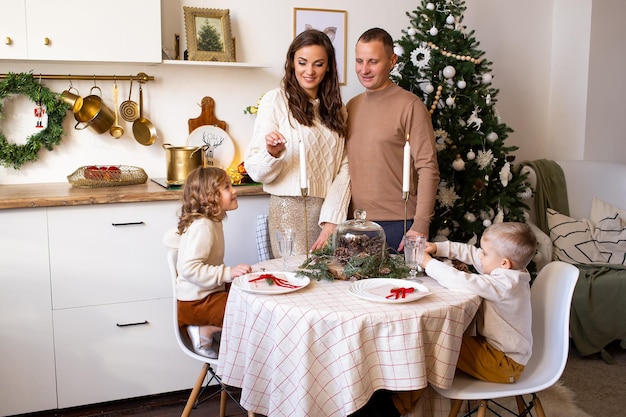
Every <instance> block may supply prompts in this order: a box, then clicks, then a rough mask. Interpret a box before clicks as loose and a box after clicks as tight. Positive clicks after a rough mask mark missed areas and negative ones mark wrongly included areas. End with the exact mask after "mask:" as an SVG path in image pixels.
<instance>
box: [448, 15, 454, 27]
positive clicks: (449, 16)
mask: <svg viewBox="0 0 626 417" xmlns="http://www.w3.org/2000/svg"><path fill="white" fill-rule="evenodd" d="M446 23H447V24H449V25H451V24H453V23H454V16H452V15H451V14H449V15H448V17H446Z"/></svg>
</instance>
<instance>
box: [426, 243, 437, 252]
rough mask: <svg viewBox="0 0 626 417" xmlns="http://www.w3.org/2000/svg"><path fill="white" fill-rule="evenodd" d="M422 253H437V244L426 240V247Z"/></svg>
mask: <svg viewBox="0 0 626 417" xmlns="http://www.w3.org/2000/svg"><path fill="white" fill-rule="evenodd" d="M424 253H428V254H431V255H432V254H433V253H437V245H435V244H434V243H432V242H426V248H425V249H424Z"/></svg>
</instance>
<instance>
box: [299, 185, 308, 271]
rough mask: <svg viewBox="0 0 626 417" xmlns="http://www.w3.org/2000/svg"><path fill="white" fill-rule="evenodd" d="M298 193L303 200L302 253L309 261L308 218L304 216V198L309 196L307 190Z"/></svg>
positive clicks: (303, 189)
mask: <svg viewBox="0 0 626 417" xmlns="http://www.w3.org/2000/svg"><path fill="white" fill-rule="evenodd" d="M300 193H301V194H302V198H303V199H304V252H305V253H306V260H307V261H308V260H309V218H308V216H307V214H306V198H307V197H308V196H309V189H308V188H300Z"/></svg>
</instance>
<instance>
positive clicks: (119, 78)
mask: <svg viewBox="0 0 626 417" xmlns="http://www.w3.org/2000/svg"><path fill="white" fill-rule="evenodd" d="M7 75H8V74H0V78H6V77H7ZM33 77H35V78H39V79H42V80H72V81H75V80H87V81H115V80H117V81H124V80H134V81H138V82H140V83H144V82H147V81H154V76H152V75H148V74H146V73H145V72H140V73H139V74H137V75H95V74H93V75H72V74H67V75H62V74H34V73H33Z"/></svg>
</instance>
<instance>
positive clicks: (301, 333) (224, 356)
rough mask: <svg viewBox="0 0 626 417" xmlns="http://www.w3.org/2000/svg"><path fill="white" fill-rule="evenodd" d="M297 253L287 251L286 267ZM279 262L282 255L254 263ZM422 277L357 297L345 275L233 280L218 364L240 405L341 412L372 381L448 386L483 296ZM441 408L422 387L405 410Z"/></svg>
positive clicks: (294, 264) (357, 403)
mask: <svg viewBox="0 0 626 417" xmlns="http://www.w3.org/2000/svg"><path fill="white" fill-rule="evenodd" d="M304 260H305V258H304V256H299V257H292V258H291V259H290V260H289V262H288V268H287V269H290V270H291V271H296V270H297V269H298V267H299V266H300V265H301V264H302V262H303V261H304ZM283 269H284V268H283V263H282V259H273V260H270V261H265V262H261V263H259V264H256V265H254V266H253V271H282V270H283ZM240 279H246V276H244V277H241V278H240ZM421 280H422V285H424V286H425V287H426V288H427V289H428V295H426V296H424V297H421V298H419V299H416V300H414V301H410V302H406V301H405V300H402V299H399V300H398V302H375V301H372V300H370V299H368V297H359V296H357V295H358V294H356V295H355V293H354V291H353V290H351V288H350V286H351V285H353V283H352V282H350V281H344V280H333V281H329V280H321V281H317V280H310V282H309V283H308V285H306V286H303V287H302V288H297V289H294V290H292V291H290V292H287V293H281V294H265V293H257V292H253V291H249V290H246V289H245V288H243V287H242V286H237V285H233V286H232V287H231V289H230V292H229V296H228V301H227V304H226V314H225V318H224V325H223V329H222V339H221V346H220V352H219V363H218V368H217V372H218V374H219V375H221V377H222V380H223V382H224V383H226V384H228V385H231V386H235V387H240V388H241V400H240V401H241V404H242V406H243V407H244V408H246V409H247V410H251V411H254V412H255V413H258V414H262V415H265V416H270V417H274V416H285V417H299V416H302V417H303V416H316V417H317V416H327V417H331V416H347V415H350V414H351V413H354V412H355V411H356V410H358V409H359V408H360V407H362V406H363V405H365V403H366V402H367V401H368V399H369V398H370V397H371V395H372V394H373V393H374V391H376V390H379V389H387V390H392V391H409V390H417V389H421V388H424V387H426V386H427V385H435V386H437V387H441V388H447V387H449V386H450V384H451V383H452V379H453V377H454V373H455V368H456V361H457V359H458V354H459V349H460V345H461V339H462V336H463V334H464V332H465V331H466V329H467V328H468V327H469V326H470V324H471V323H472V321H473V318H474V315H475V314H476V311H477V310H478V307H479V305H480V303H481V299H480V297H478V296H476V295H473V294H465V293H460V292H455V291H451V290H448V289H446V288H444V287H442V286H441V285H439V284H438V283H437V282H436V281H435V280H433V279H431V278H429V277H427V276H424V277H421ZM357 282H358V281H357ZM447 410H449V401H447V400H446V399H442V398H440V397H438V396H437V394H436V393H435V391H434V390H432V389H428V390H427V391H426V392H425V395H424V396H423V397H422V399H421V400H420V404H418V406H417V407H416V410H414V411H413V412H412V413H411V414H410V415H411V416H437V417H439V416H446V415H447Z"/></svg>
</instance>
